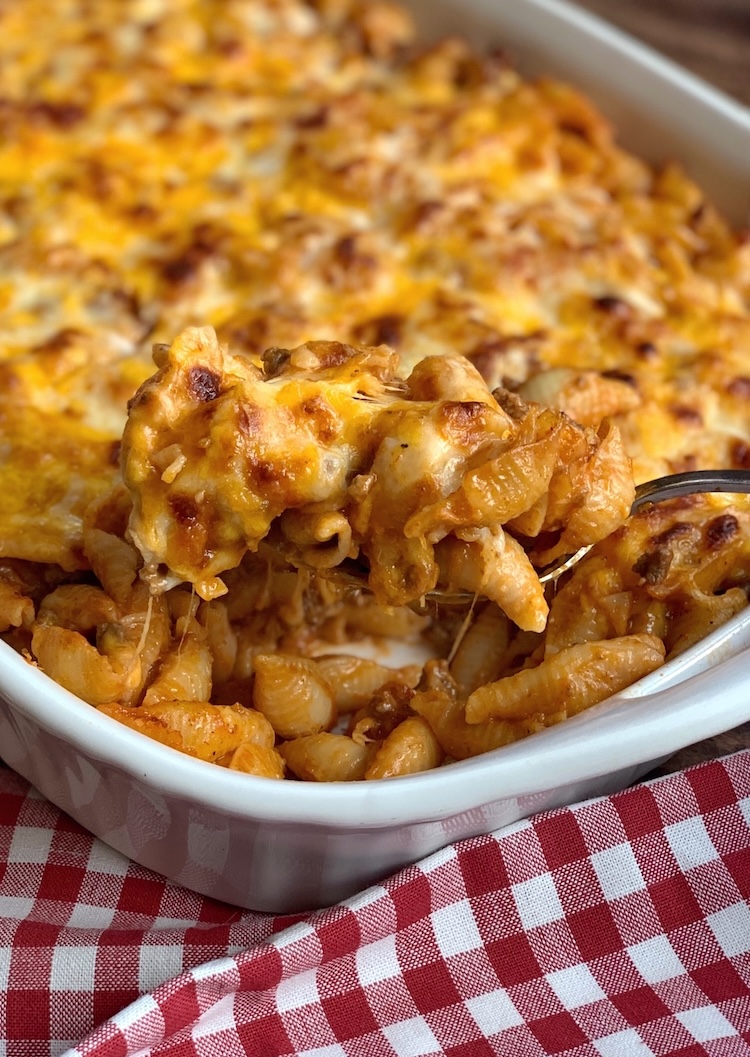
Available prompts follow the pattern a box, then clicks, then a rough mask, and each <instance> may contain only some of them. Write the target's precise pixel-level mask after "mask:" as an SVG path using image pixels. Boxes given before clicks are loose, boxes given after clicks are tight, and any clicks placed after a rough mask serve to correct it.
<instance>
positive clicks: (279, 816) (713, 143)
mask: <svg viewBox="0 0 750 1057" xmlns="http://www.w3.org/2000/svg"><path fill="white" fill-rule="evenodd" d="M407 6H410V7H411V8H412V9H413V11H414V13H415V15H416V17H417V21H418V24H419V26H420V28H421V32H422V33H423V34H424V36H425V39H428V38H430V37H438V36H441V35H443V34H445V33H447V32H451V31H454V32H460V33H461V34H462V35H464V36H468V37H469V38H470V39H471V40H472V42H473V43H474V44H476V45H477V46H479V47H489V46H492V45H495V44H498V45H502V46H503V47H504V48H507V49H508V50H509V51H510V52H511V53H512V55H513V59H514V61H515V62H517V63H518V65H519V67H520V69H521V71H522V72H528V73H530V74H535V73H537V72H539V71H544V72H547V73H550V74H553V75H558V76H561V77H563V78H566V79H568V80H570V81H572V82H573V83H575V84H576V85H577V86H578V87H580V88H582V89H584V90H585V91H586V92H588V93H590V94H591V96H592V97H593V98H594V99H595V100H596V101H597V103H598V104H599V105H600V106H601V107H602V108H603V110H604V111H605V113H607V114H608V116H609V117H610V118H611V119H612V121H613V123H614V124H615V125H616V127H617V129H618V132H619V134H620V137H621V139H622V140H623V142H624V143H625V145H626V146H627V147H628V148H631V149H633V150H635V151H637V152H638V153H639V154H641V155H643V156H645V157H647V158H650V159H654V160H659V159H661V158H663V157H667V156H675V157H679V158H681V159H682V160H683V161H684V163H685V165H686V166H687V168H688V169H689V171H690V173H691V175H692V176H693V177H694V178H695V179H696V180H697V181H698V182H699V183H700V184H701V185H702V186H704V187H705V188H706V189H707V191H708V192H709V193H710V195H711V196H712V197H713V199H714V201H715V202H716V203H717V205H718V206H719V207H720V208H721V209H722V210H723V212H724V214H725V215H726V216H727V217H728V218H729V219H730V220H731V222H732V223H734V224H735V225H737V226H741V225H742V224H743V223H745V222H746V220H747V215H748V212H747V211H748V206H750V193H749V192H750V115H748V113H747V112H746V111H745V110H744V109H743V108H742V107H741V106H739V105H738V104H735V103H733V102H732V101H731V100H729V99H727V98H725V97H724V96H722V95H721V94H720V93H718V92H716V91H714V90H713V89H711V88H709V87H708V86H706V85H704V84H702V83H701V82H700V81H698V80H697V79H695V78H693V77H692V76H690V75H688V74H687V73H685V72H684V71H682V70H681V69H680V68H678V67H676V66H674V65H673V64H672V63H670V62H668V61H666V60H664V59H662V58H661V57H660V56H658V55H656V54H655V53H653V52H651V51H650V50H648V49H647V48H645V47H642V46H641V45H639V44H638V43H637V42H635V41H633V40H631V39H630V38H628V37H627V36H625V35H623V34H621V33H619V32H617V31H615V30H614V29H612V28H610V27H609V26H607V25H606V24H604V23H603V22H601V21H599V20H598V19H596V18H593V17H591V16H589V15H587V14H585V13H583V12H582V11H580V10H579V9H577V8H575V7H573V6H569V5H567V4H565V3H563V2H561V0H499V2H498V0H463V2H462V3H458V2H457V0H456V2H454V0H423V2H419V0H414V2H413V3H411V4H408V5H407ZM748 648H750V612H748V611H747V610H746V611H743V612H741V613H739V614H738V615H737V616H735V617H733V618H732V619H731V620H730V621H729V622H728V623H726V624H725V625H724V626H723V627H721V628H719V629H718V630H716V631H715V632H713V633H712V634H711V635H709V636H708V637H707V638H706V639H704V640H703V641H702V642H700V643H698V644H697V645H695V646H693V647H691V648H690V649H689V650H687V651H686V652H685V653H683V654H681V655H680V656H679V657H677V658H675V659H674V660H672V661H670V662H668V663H667V664H666V665H664V666H663V667H662V668H660V669H659V670H658V671H656V672H654V673H652V674H651V675H649V676H647V677H646V678H645V679H642V680H641V681H639V682H638V683H636V684H634V685H633V686H631V687H629V688H628V689H627V690H625V691H623V692H621V693H619V694H617V695H616V696H615V697H613V698H611V699H609V700H608V701H606V702H604V703H603V704H601V705H598V706H596V707H594V708H593V709H591V710H589V711H587V712H585V713H582V714H580V715H578V716H576V717H574V718H572V719H570V720H568V721H566V722H565V723H562V724H560V725H557V726H553V727H550V728H548V729H546V730H543V731H542V732H540V733H539V734H535V735H534V736H533V737H530V738H528V739H525V740H522V741H519V742H516V743H514V744H512V745H510V746H508V747H506V748H503V749H501V750H498V751H496V752H490V753H487V754H485V755H483V756H479V757H476V758H474V759H471V760H466V761H462V762H459V763H454V764H451V765H450V766H449V767H446V768H442V769H437V770H434V771H429V772H425V773H423V774H418V775H413V776H410V777H408V778H396V779H393V780H389V781H382V782H357V783H349V784H343V783H341V784H339V783H331V784H321V785H311V784H308V783H302V782H293V781H292V782H271V781H268V780H266V779H262V778H255V777H252V776H249V775H246V774H242V773H237V772H233V771H230V770H227V769H225V768H220V767H216V766H214V765H212V764H209V763H204V762H202V761H199V760H196V759H193V758H191V757H189V756H186V755H183V754H181V753H178V752H176V751H174V750H172V749H169V748H165V747H164V746H162V745H160V744H158V743H156V742H153V741H151V740H150V739H147V738H144V737H143V736H142V735H140V734H138V733H136V732H134V731H133V730H130V729H128V728H126V727H125V726H122V725H120V724H118V723H117V722H115V721H114V720H112V719H110V718H109V717H107V716H106V715H103V714H101V713H99V712H97V711H96V710H95V709H93V708H91V707H90V706H89V705H87V704H85V703H83V702H82V701H80V700H79V699H77V698H76V697H74V696H73V695H72V694H70V693H68V692H67V691H66V690H64V689H62V688H61V687H60V686H58V685H57V684H56V683H54V682H53V681H52V680H51V679H49V678H48V677H47V676H46V675H44V674H43V673H42V672H41V671H39V670H38V669H36V668H34V667H32V666H31V665H29V664H28V663H27V662H26V661H25V660H24V659H23V658H22V657H21V656H20V655H19V654H17V653H16V652H14V651H13V650H12V649H10V647H8V646H6V645H5V644H4V643H0V755H2V758H3V760H4V761H5V762H6V763H7V764H8V765H9V766H10V767H12V768H14V769H15V770H16V771H18V772H19V773H20V774H21V775H23V776H24V777H25V778H26V779H27V780H28V781H30V782H31V783H32V784H33V785H34V786H35V787H36V788H37V789H39V790H40V792H41V793H42V794H43V795H44V796H46V797H47V798H48V799H50V800H51V801H52V802H53V803H55V804H56V805H58V806H59V807H60V808H62V809H63V810H64V811H66V812H67V813H68V814H69V815H71V816H72V817H73V818H74V819H75V820H77V821H78V822H79V823H80V824H81V825H83V826H84V827H86V828H87V829H88V830H90V831H91V832H92V833H94V834H95V835H96V836H98V837H100V838H101V839H102V840H104V841H105V842H106V843H107V844H109V845H111V846H112V847H114V848H116V849H118V850H119V851H120V852H122V853H123V854H124V855H126V856H128V857H129V858H131V859H133V860H135V861H136V862H138V863H140V864H142V865H143V866H146V867H148V868H150V869H153V870H155V871H157V872H158V873H160V874H163V875H165V876H167V877H169V878H170V879H172V880H174V881H176V882H178V883H180V884H183V885H185V886H186V887H188V888H191V889H194V890H196V891H198V892H201V893H204V894H206V895H209V896H212V897H214V898H217V899H220V900H224V901H226V902H228V903H231V904H235V905H237V906H240V907H246V908H251V909H253V910H259V911H268V912H276V913H278V912H292V911H299V910H307V909H310V908H314V907H319V906H323V905H329V904H332V903H334V902H337V901H339V900H341V899H345V898H348V897H350V896H352V895H353V894H355V893H356V892H358V891H360V890H362V889H364V888H366V887H367V886H369V885H371V884H375V883H377V882H379V881H381V880H382V879H384V878H385V877H386V876H388V875H389V874H390V873H392V872H393V871H394V870H396V869H398V868H400V867H402V866H404V865H405V864H408V863H412V862H415V861H417V860H419V859H421V858H422V857H424V856H425V855H427V854H429V853H431V852H433V851H435V850H437V849H439V848H441V847H445V846H446V845H448V844H450V843H452V842H454V841H456V840H458V839H461V838H465V837H470V836H475V835H478V834H482V833H487V832H490V831H492V830H495V829H497V828H498V827H501V826H504V825H507V824H510V823H513V822H515V821H518V820H519V819H523V818H525V817H527V816H528V815H530V814H532V813H534V812H537V811H539V810H543V809H547V808H551V807H555V806H560V805H564V804H569V803H573V802H576V801H579V800H581V799H585V798H589V797H593V796H598V795H603V794H607V793H610V792H613V791H615V790H617V789H620V788H623V787H624V786H626V785H627V784H628V783H630V782H632V781H634V780H635V779H637V778H638V777H640V776H642V775H644V774H646V773H647V772H648V771H649V770H650V769H652V768H653V766H654V765H655V764H656V763H658V762H659V761H662V760H664V759H666V758H668V757H669V756H670V755H671V754H673V753H674V752H676V751H677V750H679V749H680V748H683V747H684V746H686V745H689V744H692V743H695V742H697V741H700V740H702V739H704V738H707V737H711V736H714V735H716V734H718V733H720V732H722V731H725V730H728V729H731V728H732V727H734V726H736V725H738V724H740V723H742V722H744V721H746V720H748V719H750V692H748V682H747V656H748V654H747V650H748Z"/></svg>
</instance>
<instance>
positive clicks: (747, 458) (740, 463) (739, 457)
mask: <svg viewBox="0 0 750 1057" xmlns="http://www.w3.org/2000/svg"><path fill="white" fill-rule="evenodd" d="M732 466H737V467H739V468H740V469H742V470H750V444H746V443H745V441H744V440H738V441H735V443H734V444H733V445H732Z"/></svg>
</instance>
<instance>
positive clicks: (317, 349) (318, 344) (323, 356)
mask: <svg viewBox="0 0 750 1057" xmlns="http://www.w3.org/2000/svg"><path fill="white" fill-rule="evenodd" d="M307 347H308V349H310V351H311V352H312V353H313V354H314V355H315V356H316V357H317V359H318V363H319V364H320V367H321V369H325V368H326V367H340V366H341V365H342V364H344V363H346V362H347V361H348V360H350V359H351V358H352V356H353V355H354V354H355V350H354V349H353V348H352V347H351V345H344V344H343V342H341V341H310V342H308V343H307Z"/></svg>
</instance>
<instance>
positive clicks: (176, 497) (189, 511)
mask: <svg viewBox="0 0 750 1057" xmlns="http://www.w3.org/2000/svg"><path fill="white" fill-rule="evenodd" d="M169 506H170V508H171V510H172V513H173V514H174V517H175V521H177V522H178V523H179V524H181V525H188V526H190V525H195V524H196V523H197V521H198V516H199V511H198V507H197V505H196V503H195V500H194V499H193V497H192V496H190V495H185V494H184V493H182V492H172V493H170V496H169Z"/></svg>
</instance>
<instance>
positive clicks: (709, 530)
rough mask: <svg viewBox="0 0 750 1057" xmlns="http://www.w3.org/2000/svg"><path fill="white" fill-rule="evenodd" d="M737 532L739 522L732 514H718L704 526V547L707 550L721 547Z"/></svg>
mask: <svg viewBox="0 0 750 1057" xmlns="http://www.w3.org/2000/svg"><path fill="white" fill-rule="evenodd" d="M739 530H740V526H739V522H738V521H737V518H736V517H735V516H734V515H733V514H720V515H719V516H718V517H715V518H713V520H712V521H709V523H708V524H707V525H706V546H707V547H708V548H709V550H716V548H717V547H723V546H724V544H725V543H729V541H730V540H731V539H733V538H734V536H736V535H737V533H738V532H739Z"/></svg>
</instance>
